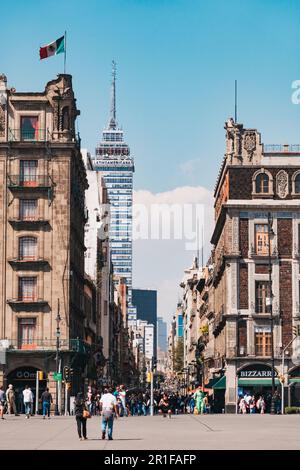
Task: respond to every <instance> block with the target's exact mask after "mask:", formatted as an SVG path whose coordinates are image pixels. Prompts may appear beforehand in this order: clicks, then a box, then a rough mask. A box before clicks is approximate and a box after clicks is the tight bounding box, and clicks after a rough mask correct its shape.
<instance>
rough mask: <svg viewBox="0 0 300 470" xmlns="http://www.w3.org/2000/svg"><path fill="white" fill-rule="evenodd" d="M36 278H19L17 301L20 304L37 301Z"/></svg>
mask: <svg viewBox="0 0 300 470" xmlns="http://www.w3.org/2000/svg"><path fill="white" fill-rule="evenodd" d="M36 292H37V278H36V277H20V278H19V300H20V301H22V302H35V301H36V299H37V294H36Z"/></svg>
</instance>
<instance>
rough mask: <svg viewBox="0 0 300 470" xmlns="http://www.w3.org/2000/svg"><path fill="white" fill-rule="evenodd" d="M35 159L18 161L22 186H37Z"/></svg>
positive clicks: (36, 164) (36, 163)
mask: <svg viewBox="0 0 300 470" xmlns="http://www.w3.org/2000/svg"><path fill="white" fill-rule="evenodd" d="M37 167H38V162H37V160H21V161H20V183H21V185H22V186H37Z"/></svg>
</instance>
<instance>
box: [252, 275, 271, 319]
mask: <svg viewBox="0 0 300 470" xmlns="http://www.w3.org/2000/svg"><path fill="white" fill-rule="evenodd" d="M269 292H270V289H269V282H268V281H256V282H255V311H256V313H270V305H269V302H267V300H268V299H269ZM267 304H268V305H267Z"/></svg>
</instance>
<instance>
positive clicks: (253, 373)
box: [238, 364, 278, 379]
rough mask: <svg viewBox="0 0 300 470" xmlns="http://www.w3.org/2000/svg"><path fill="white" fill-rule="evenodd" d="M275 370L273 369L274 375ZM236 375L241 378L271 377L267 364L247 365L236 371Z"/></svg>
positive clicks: (275, 374) (275, 373)
mask: <svg viewBox="0 0 300 470" xmlns="http://www.w3.org/2000/svg"><path fill="white" fill-rule="evenodd" d="M277 375H278V374H277V371H276V369H275V370H274V376H275V377H277ZM238 377H240V378H241V379H242V378H244V379H246V378H260V379H261V378H264V379H270V378H272V368H271V367H270V366H268V365H267V364H253V365H251V366H247V367H245V368H244V369H242V370H240V371H239V372H238Z"/></svg>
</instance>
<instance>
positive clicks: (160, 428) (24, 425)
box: [0, 415, 300, 451]
mask: <svg viewBox="0 0 300 470" xmlns="http://www.w3.org/2000/svg"><path fill="white" fill-rule="evenodd" d="M100 420H101V418H100V417H98V416H97V417H92V418H91V419H89V420H88V440H87V441H79V439H78V436H77V430H76V421H75V418H74V417H71V416H68V417H64V416H58V417H51V419H50V420H48V419H46V420H43V419H42V417H40V416H38V417H31V418H30V419H28V420H27V419H25V416H24V415H21V416H19V417H15V416H7V415H6V419H5V420H3V421H2V420H0V449H19V450H25V449H35V450H50V449H51V450H52V449H58V450H63V449H65V450H67V449H82V450H83V449H85V450H104V449H105V450H106V451H111V450H140V449H145V450H154V449H156V450H163V449H164V450H189V449H190V450H192V449H195V450H196V449H208V450H216V449H247V450H250V449H274V450H281V449H298V450H299V449H300V432H299V431H300V416H297V415H290V416H280V415H278V416H270V415H264V416H261V415H245V416H244V415H205V416H195V415H177V416H173V417H172V419H168V418H163V417H161V416H154V417H150V416H147V417H144V416H141V417H129V418H119V419H118V420H117V421H115V428H114V440H113V441H108V440H105V441H102V439H101V428H100Z"/></svg>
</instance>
